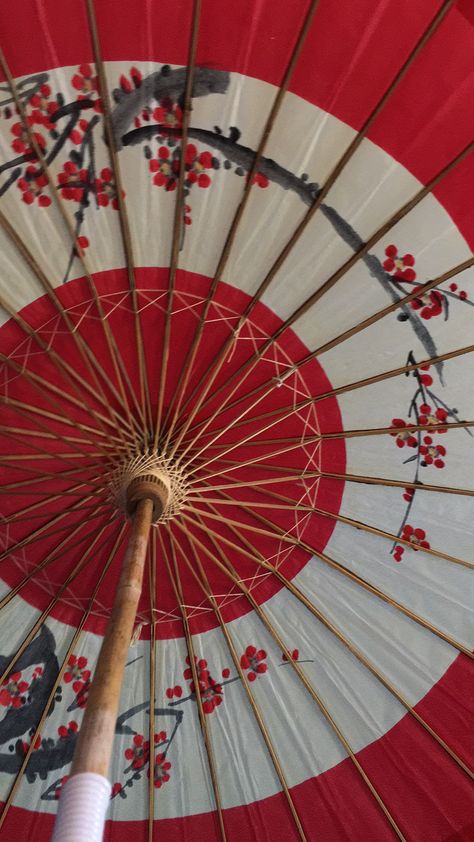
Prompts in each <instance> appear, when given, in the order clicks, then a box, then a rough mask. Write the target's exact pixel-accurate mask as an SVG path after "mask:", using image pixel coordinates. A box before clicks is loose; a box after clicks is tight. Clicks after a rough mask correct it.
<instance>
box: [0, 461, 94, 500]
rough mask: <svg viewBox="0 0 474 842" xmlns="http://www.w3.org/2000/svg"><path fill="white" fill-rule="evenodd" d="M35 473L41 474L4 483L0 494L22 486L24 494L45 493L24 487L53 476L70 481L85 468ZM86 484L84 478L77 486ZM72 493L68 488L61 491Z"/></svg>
mask: <svg viewBox="0 0 474 842" xmlns="http://www.w3.org/2000/svg"><path fill="white" fill-rule="evenodd" d="M18 470H22V471H23V470H24V467H23V466H22V467H21V469H18ZM34 473H35V474H39V476H38V478H37V479H22V480H17V481H16V482H8V483H3V484H2V486H1V487H0V494H3V493H5V494H9V495H11V492H12V491H15V490H16V489H18V488H21V489H22V492H21V494H22V495H23V494H28V493H31V494H45V492H44V491H41V490H40V491H31V492H30V491H29V489H25V487H24V486H25V485H27V486H30V485H41V484H42V483H44V482H49V480H50V479H52V478H54V479H57V480H61V481H64V482H68V481H69V480H70V479H71V477H74V476H76V475H77V474H82V473H83V468H74V469H73V470H70V471H64V472H60V471H59V472H58V473H57V474H52V473H49V474H48V473H47V474H44V473H43V471H34ZM84 485H87V481H86V480H84V481H83V482H81V483H80V485H79V486H77V487H78V488H80V487H81V486H84ZM48 493H49V491H48ZM72 493H73V492H72V491H71V490H67V489H66V490H65V491H61V494H72ZM74 493H75V492H74ZM82 494H83V492H80V493H79V494H76V496H81V495H82ZM45 499H46V497H45Z"/></svg>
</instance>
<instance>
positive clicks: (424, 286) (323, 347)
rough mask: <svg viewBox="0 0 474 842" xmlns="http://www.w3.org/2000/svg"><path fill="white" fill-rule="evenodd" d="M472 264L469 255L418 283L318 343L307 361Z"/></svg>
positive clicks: (472, 259)
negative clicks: (357, 321)
mask: <svg viewBox="0 0 474 842" xmlns="http://www.w3.org/2000/svg"><path fill="white" fill-rule="evenodd" d="M472 266H474V258H472V257H469V258H468V259H467V260H464V261H463V262H462V263H458V264H457V266H454V267H453V268H452V269H449V270H448V271H447V272H443V274H442V275H438V277H437V278H434V279H433V280H431V281H427V282H426V283H425V284H420V285H419V286H417V288H416V289H415V290H413V291H412V292H410V293H409V294H408V295H405V296H404V297H403V298H400V299H399V300H398V301H394V302H393V303H392V304H389V305H388V306H387V307H383V308H382V309H381V310H378V311H377V312H376V313H374V314H373V315H372V316H368V317H367V318H366V319H364V320H363V321H362V322H359V324H357V325H355V326H354V327H351V328H348V330H345V331H343V332H342V333H340V334H339V335H338V336H336V337H335V338H334V339H330V340H329V342H325V343H324V345H320V346H319V348H316V350H314V351H312V352H311V354H308V356H307V358H306V360H307V361H308V360H309V359H314V358H315V357H319V356H320V355H321V354H325V353H326V352H327V351H331V350H332V349H333V348H336V346H338V345H341V344H342V343H343V342H345V341H346V340H347V339H352V337H353V336H356V335H357V334H358V333H360V332H361V331H363V330H366V329H367V328H368V327H371V326H372V325H374V324H375V323H376V322H378V321H380V319H383V318H385V316H388V315H389V314H390V313H393V312H395V310H399V309H400V308H401V307H406V306H407V305H408V304H409V303H410V302H411V301H414V300H415V299H416V298H422V297H423V296H424V295H426V293H427V292H430V290H432V289H435V287H438V286H440V285H441V284H443V283H445V282H446V281H449V280H450V279H451V278H454V277H456V275H460V274H461V272H465V271H466V270H467V269H470V268H471V267H472Z"/></svg>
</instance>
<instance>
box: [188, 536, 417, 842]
mask: <svg viewBox="0 0 474 842" xmlns="http://www.w3.org/2000/svg"><path fill="white" fill-rule="evenodd" d="M176 523H177V525H178V527H179V528H180V529H181V530H182V529H183V527H182V525H181V523H180V521H179V520H177V521H176ZM194 523H195V524H198V525H199V526H201V528H202V529H203V531H206V529H205V527H204V525H203V524H201V523H200V522H198V521H194ZM194 540H195V542H196V544H197V545H198V546H199V547H200V549H201V550H202V551H203V552H205V553H206V555H207V556H208V557H209V558H210V559H211V561H212V562H213V563H214V564H215V565H216V566H217V567H218V568H219V570H221V571H222V572H223V573H224V574H225V575H226V576H227V577H228V578H229V579H230V580H231V581H232V582H233V584H234V585H236V586H237V588H238V589H239V590H240V591H241V592H242V593H243V595H244V596H245V597H246V598H247V599H248V601H249V603H250V605H251V606H252V608H253V609H254V611H255V613H256V614H257V616H258V618H259V619H260V620H261V621H262V623H263V625H264V626H265V628H266V629H267V631H268V632H269V634H270V636H271V637H272V638H273V640H274V641H275V643H276V644H277V646H279V647H280V649H281V651H282V652H283V653H284V654H285V655H286V658H287V660H288V663H289V664H291V666H292V668H293V669H294V671H295V672H296V674H297V676H298V678H299V679H300V680H301V682H302V684H303V685H304V687H305V689H306V690H307V691H308V693H309V694H310V696H311V698H312V699H313V701H314V702H316V704H317V706H318V708H319V710H320V711H321V713H322V714H323V716H324V718H325V719H326V721H327V722H328V724H329V725H330V727H331V728H332V730H333V731H334V733H335V734H336V736H337V738H338V739H339V741H340V742H341V744H342V745H343V746H344V749H345V750H346V752H347V754H348V755H349V758H350V759H351V761H352V763H353V764H354V766H355V768H356V769H357V771H358V773H359V775H360V776H361V778H362V780H363V781H364V783H365V784H366V786H367V787H368V789H369V790H370V792H371V794H372V795H373V797H374V798H375V800H376V801H377V804H378V805H379V807H380V808H381V810H382V812H383V813H384V815H385V817H386V818H387V820H388V821H389V823H390V825H391V827H392V829H393V830H394V832H395V833H396V835H397V836H398V838H399V839H400V840H403V842H407V840H406V837H405V836H404V835H403V833H402V832H401V830H400V828H399V827H398V825H397V823H396V822H395V819H394V818H393V816H392V814H391V813H390V811H389V810H388V808H387V806H386V805H385V803H384V801H383V800H382V798H381V797H380V795H379V793H378V792H377V790H376V788H375V787H374V785H373V783H372V781H371V780H370V778H369V777H368V775H367V774H366V772H365V771H364V769H363V767H362V766H361V764H360V763H359V761H358V759H357V757H356V755H355V753H354V751H353V749H352V747H351V745H350V743H349V742H348V740H347V739H346V737H345V736H344V734H343V732H342V731H341V729H340V728H339V726H338V725H337V723H336V721H335V719H334V718H333V716H332V715H331V713H330V712H329V710H328V708H327V707H326V705H325V704H324V702H323V700H322V698H321V696H319V694H318V693H317V692H316V690H315V689H314V687H313V685H312V684H311V682H310V681H309V679H308V678H307V676H306V674H305V672H304V670H303V669H302V668H301V667H300V665H299V664H298V663H297V662H296V661H294V660H293V658H292V656H291V652H290V650H289V649H288V647H287V646H286V644H285V643H284V641H283V639H282V638H281V636H280V635H279V634H278V632H277V630H276V629H275V627H274V625H273V624H272V622H271V621H270V620H269V618H268V616H267V613H266V612H265V611H264V610H263V609H262V608H261V606H259V605H258V603H257V602H256V601H255V599H254V597H253V596H252V594H251V592H250V591H249V589H248V588H247V586H246V585H245V584H244V583H243V582H241V580H240V579H239V577H238V575H237V573H236V572H235V570H234V568H233V566H232V564H231V562H230V561H229V559H228V557H227V556H226V555H225V554H224V553H223V551H222V548H221V547H219V545H217V547H216V549H217V551H218V552H219V555H220V556H221V558H222V559H223V562H224V563H222V561H219V559H218V558H217V556H216V555H214V554H213V553H211V551H210V550H208V548H207V547H206V546H205V545H204V544H203V543H202V542H201V541H199V539H198V538H196V537H195V539H194Z"/></svg>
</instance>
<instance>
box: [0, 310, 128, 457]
mask: <svg viewBox="0 0 474 842" xmlns="http://www.w3.org/2000/svg"><path fill="white" fill-rule="evenodd" d="M0 306H3V303H2V302H0ZM31 335H32V336H33V334H31ZM34 336H35V338H36V339H38V338H39V335H38V334H34ZM40 345H41V346H42V350H44V351H45V353H47V354H48V355H49V356H50V357H52V358H53V362H55V363H57V360H56V359H55V357H56V353H55V352H54V354H52V353H51V351H50V350H47V348H48V346H47V345H45V343H42V342H41V340H40ZM43 346H44V347H43ZM0 361H1V362H3V363H5V365H7V366H8V367H9V368H12V369H13V370H14V371H15V372H16V373H17V374H19V375H20V376H21V377H23V378H24V379H25V380H27V381H28V382H29V383H31V384H32V385H33V386H34V388H36V389H37V390H40V392H41V389H40V387H41V388H42V389H46V390H47V391H48V392H51V393H53V394H54V395H59V396H60V397H61V401H62V402H64V401H65V400H66V401H68V402H69V403H72V404H73V405H74V406H77V407H78V408H79V409H81V410H82V411H84V410H85V409H87V412H88V413H89V414H90V415H91V416H92V417H93V418H95V419H96V420H97V422H98V424H99V426H100V427H101V429H100V430H96V429H95V428H94V427H90V428H87V427H85V426H82V427H81V426H80V425H79V423H77V426H78V428H79V429H91V430H94V433H95V435H97V436H99V435H102V436H107V438H112V437H113V436H112V434H111V433H110V431H109V432H107V433H104V430H103V426H104V425H109V426H111V427H112V429H113V430H114V431H115V430H116V429H117V423H119V424H121V423H122V420H121V416H119V415H117V419H118V420H116V421H111V420H110V419H109V418H107V416H104V415H103V414H102V413H101V412H97V411H96V410H95V409H92V408H91V407H90V406H88V405H86V404H85V403H84V398H83V395H82V394H81V392H80V390H79V389H77V388H76V386H75V384H73V389H74V391H75V392H76V395H78V397H74V396H73V395H71V394H70V393H69V392H68V391H66V390H64V388H62V389H61V388H60V387H59V386H55V384H54V383H51V382H50V381H49V380H45V379H44V378H43V377H40V375H38V374H36V372H34V371H30V370H28V369H27V368H26V367H25V366H22V365H19V364H18V363H16V362H15V361H14V360H12V359H11V358H10V357H7V356H5V355H4V354H0ZM61 365H62V366H65V367H66V370H67V373H68V374H69V367H68V366H67V365H66V364H65V363H63V362H62V363H61V364H60V366H59V367H61ZM72 370H73V369H71V371H72ZM68 379H69V380H71V378H70V377H69V378H68ZM80 380H81V382H82V383H85V381H84V380H83V379H82V378H80ZM92 393H93V392H92ZM49 399H50V401H51V403H52V404H53V406H59V409H60V410H61V411H62V409H63V407H62V403H61V402H58V401H57V400H56V399H53V398H49ZM113 412H114V414H116V413H115V411H113ZM68 423H69V424H71V420H70V419H69V422H68ZM75 423H76V422H75ZM122 440H123V439H122ZM119 441H120V439H119Z"/></svg>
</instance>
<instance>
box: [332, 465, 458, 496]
mask: <svg viewBox="0 0 474 842" xmlns="http://www.w3.org/2000/svg"><path fill="white" fill-rule="evenodd" d="M320 476H321V477H328V478H329V479H340V480H343V481H344V482H361V483H364V484H366V485H385V486H387V487H389V488H415V489H417V490H418V491H438V492H440V493H441V494H461V495H464V496H466V497H474V490H473V489H471V488H455V487H453V486H448V485H432V484H429V483H427V482H406V481H405V480H400V479H387V478H382V477H366V476H360V475H358V474H333V473H329V472H328V471H321V473H320Z"/></svg>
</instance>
